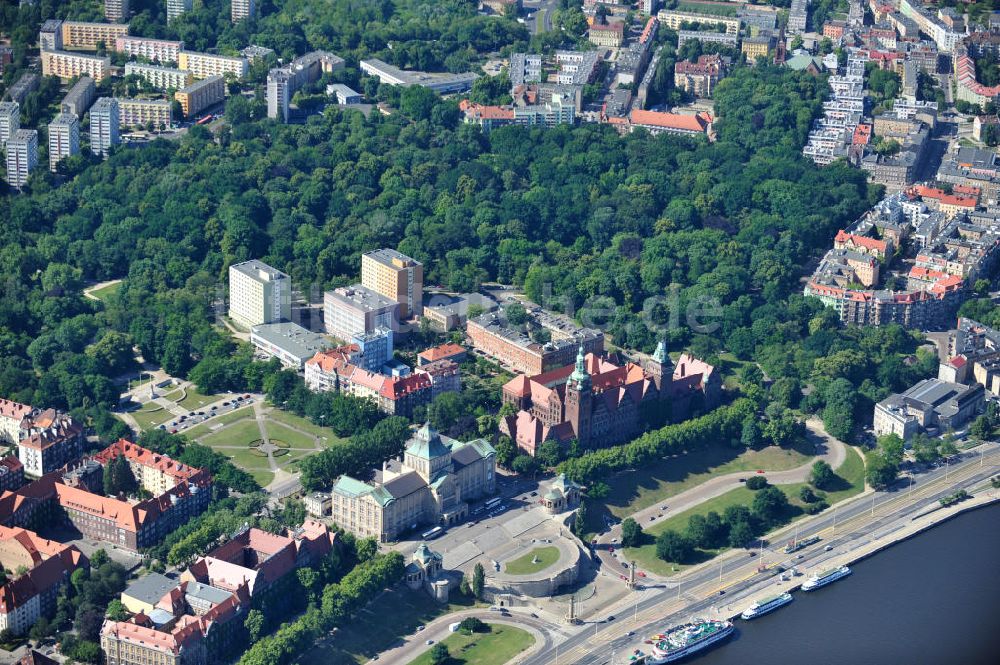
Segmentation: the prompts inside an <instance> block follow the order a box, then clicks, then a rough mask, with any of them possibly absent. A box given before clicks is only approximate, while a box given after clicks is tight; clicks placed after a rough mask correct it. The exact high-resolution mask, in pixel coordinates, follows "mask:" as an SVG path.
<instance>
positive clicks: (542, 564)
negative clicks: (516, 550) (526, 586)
mask: <svg viewBox="0 0 1000 665" xmlns="http://www.w3.org/2000/svg"><path fill="white" fill-rule="evenodd" d="M536 556H537V557H538V562H537V563H535V562H534V559H535V557H536ZM558 560H559V548H558V547H536V548H535V549H533V550H531V551H530V552H528V553H527V554H525V555H524V556H522V557H518V558H517V559H514V560H513V561H508V562H507V565H506V567H505V568H506V571H507V574H509V575H531V574H532V573H537V572H538V571H540V570H545V569H546V568H548V567H549V566H551V565H552V564H554V563H555V562H556V561H558Z"/></svg>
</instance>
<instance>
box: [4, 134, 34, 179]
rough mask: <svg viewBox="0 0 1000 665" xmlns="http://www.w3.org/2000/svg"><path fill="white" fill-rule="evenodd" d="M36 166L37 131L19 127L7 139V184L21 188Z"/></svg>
mask: <svg viewBox="0 0 1000 665" xmlns="http://www.w3.org/2000/svg"><path fill="white" fill-rule="evenodd" d="M36 166H38V132H37V131H35V130H34V129H19V130H17V131H16V132H14V135H13V136H11V138H10V139H9V140H8V141H7V184H8V185H10V186H11V187H13V188H14V189H18V190H20V189H22V188H23V187H24V186H25V185H26V184H27V182H28V176H29V175H30V174H31V172H32V171H33V170H34V169H35V167H36Z"/></svg>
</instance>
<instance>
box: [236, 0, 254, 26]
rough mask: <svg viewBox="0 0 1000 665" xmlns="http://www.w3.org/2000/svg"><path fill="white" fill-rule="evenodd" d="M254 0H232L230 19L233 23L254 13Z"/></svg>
mask: <svg viewBox="0 0 1000 665" xmlns="http://www.w3.org/2000/svg"><path fill="white" fill-rule="evenodd" d="M255 9H256V8H255V7H254V0H233V2H232V11H231V13H230V19H231V20H232V22H233V23H237V22H239V21H242V20H243V19H245V18H250V17H251V16H253V15H254V10H255Z"/></svg>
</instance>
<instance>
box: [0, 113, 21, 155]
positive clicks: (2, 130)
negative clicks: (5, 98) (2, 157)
mask: <svg viewBox="0 0 1000 665" xmlns="http://www.w3.org/2000/svg"><path fill="white" fill-rule="evenodd" d="M19 129H21V105H20V104H18V103H17V102H0V148H3V147H5V146H6V145H7V141H9V140H10V139H11V138H12V137H13V136H14V134H15V133H17V130H19Z"/></svg>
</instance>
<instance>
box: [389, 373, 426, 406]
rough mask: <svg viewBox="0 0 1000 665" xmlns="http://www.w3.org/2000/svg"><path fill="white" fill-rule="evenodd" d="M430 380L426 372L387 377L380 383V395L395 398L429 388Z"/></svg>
mask: <svg viewBox="0 0 1000 665" xmlns="http://www.w3.org/2000/svg"><path fill="white" fill-rule="evenodd" d="M430 387H431V380H430V378H429V377H428V376H427V375H426V374H410V375H409V376H394V377H389V378H387V379H386V380H385V382H384V383H383V384H382V392H381V395H382V397H385V398H387V399H392V400H397V399H402V398H403V397H405V396H406V395H409V394H411V393H415V392H420V391H421V390H430Z"/></svg>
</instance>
